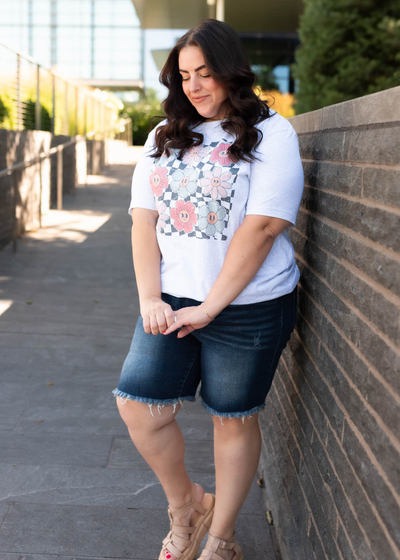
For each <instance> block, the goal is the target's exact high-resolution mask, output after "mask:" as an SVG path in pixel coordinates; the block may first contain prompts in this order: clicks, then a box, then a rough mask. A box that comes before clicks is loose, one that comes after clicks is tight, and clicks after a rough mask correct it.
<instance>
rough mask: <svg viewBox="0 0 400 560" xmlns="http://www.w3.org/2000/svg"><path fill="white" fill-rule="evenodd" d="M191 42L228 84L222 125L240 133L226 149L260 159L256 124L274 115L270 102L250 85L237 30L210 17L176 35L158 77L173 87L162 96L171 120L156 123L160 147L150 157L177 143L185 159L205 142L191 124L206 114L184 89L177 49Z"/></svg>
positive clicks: (252, 76) (210, 68) (219, 79)
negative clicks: (253, 152) (185, 31)
mask: <svg viewBox="0 0 400 560" xmlns="http://www.w3.org/2000/svg"><path fill="white" fill-rule="evenodd" d="M188 46H196V47H199V48H200V49H201V51H202V53H203V57H204V61H205V63H206V66H207V69H208V71H209V73H210V74H211V76H212V78H213V79H214V80H215V81H216V82H218V83H220V84H224V85H226V86H228V90H229V96H228V97H227V99H226V100H225V101H224V102H223V103H222V104H221V107H220V109H221V111H222V114H227V115H228V116H227V118H225V119H224V120H223V121H222V122H221V126H222V128H223V130H225V131H226V132H228V133H230V134H232V135H233V136H234V137H235V138H236V140H235V141H234V143H233V144H232V145H231V146H230V147H229V149H228V153H229V155H230V157H231V159H232V160H233V161H239V160H244V161H248V162H251V161H252V160H254V159H257V158H256V157H255V156H254V154H252V153H251V152H252V150H253V149H255V148H257V146H258V145H259V144H260V142H261V140H262V132H261V130H258V129H257V128H256V127H255V126H254V125H255V124H257V123H259V122H261V121H263V120H265V119H268V118H270V117H271V116H273V115H271V113H270V110H269V107H268V105H267V103H266V102H265V101H263V100H261V99H260V98H259V97H258V96H257V95H256V93H255V92H254V91H253V89H252V86H253V84H254V81H255V77H256V76H255V74H254V72H252V71H251V69H250V66H249V62H248V60H247V57H246V54H245V52H244V50H243V47H242V45H241V43H240V39H239V37H238V35H237V34H236V32H235V31H234V30H233V29H232V27H230V25H228V24H227V23H224V22H222V21H219V20H216V19H211V18H208V19H205V20H203V21H201V22H200V23H198V24H197V25H196V26H195V27H193V28H192V29H190V30H189V31H188V32H187V33H185V35H183V36H182V37H181V38H180V39H179V40H178V42H177V43H176V45H175V46H174V47H173V48H172V50H171V52H170V53H169V55H168V58H167V61H166V63H165V64H164V67H163V69H162V70H161V73H160V77H159V80H160V82H161V83H162V84H164V85H165V86H166V87H167V88H168V90H169V92H168V95H167V97H166V98H165V99H164V101H162V107H163V109H164V112H165V115H166V118H167V121H168V122H167V124H165V125H163V126H160V127H158V128H157V131H156V137H155V143H156V149H157V151H156V152H155V153H154V154H151V155H152V157H154V158H158V157H160V156H161V155H162V154H163V152H164V151H165V153H166V155H167V156H169V155H170V150H169V148H174V149H179V150H180V152H179V155H178V158H179V159H182V157H183V154H184V153H185V151H186V150H187V149H189V148H190V147H191V146H199V145H200V144H201V143H202V142H203V135H202V134H201V133H199V132H193V131H192V130H190V128H189V127H190V126H196V125H198V124H200V123H201V122H204V121H205V120H206V119H205V117H203V116H202V115H200V114H199V113H198V112H197V110H196V108H195V107H193V105H192V104H191V103H190V101H189V99H188V98H187V96H186V95H185V93H184V91H183V89H182V76H181V75H180V73H179V63H178V58H179V53H180V51H181V50H182V49H183V48H184V47H188ZM159 118H161V117H159ZM162 118H165V117H162ZM259 134H261V137H260V138H259Z"/></svg>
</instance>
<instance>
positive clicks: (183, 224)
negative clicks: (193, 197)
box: [171, 200, 197, 233]
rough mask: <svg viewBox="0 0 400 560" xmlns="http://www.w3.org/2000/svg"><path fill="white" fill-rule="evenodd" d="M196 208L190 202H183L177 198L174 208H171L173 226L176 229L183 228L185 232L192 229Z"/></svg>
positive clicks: (194, 222) (195, 219) (195, 220)
mask: <svg viewBox="0 0 400 560" xmlns="http://www.w3.org/2000/svg"><path fill="white" fill-rule="evenodd" d="M195 211H196V209H195V207H194V205H193V204H192V203H191V202H186V203H185V202H183V200H178V202H177V203H176V205H175V208H171V218H172V219H173V220H174V226H175V227H176V229H177V230H178V231H182V230H184V232H185V233H190V232H191V231H193V226H194V225H195V224H196V222H197V218H196V213H195Z"/></svg>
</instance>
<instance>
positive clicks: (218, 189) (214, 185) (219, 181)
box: [200, 165, 232, 200]
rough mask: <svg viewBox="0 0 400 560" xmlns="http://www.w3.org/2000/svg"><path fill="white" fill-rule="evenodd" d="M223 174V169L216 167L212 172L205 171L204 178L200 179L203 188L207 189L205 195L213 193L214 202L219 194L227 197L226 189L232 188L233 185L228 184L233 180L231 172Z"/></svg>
mask: <svg viewBox="0 0 400 560" xmlns="http://www.w3.org/2000/svg"><path fill="white" fill-rule="evenodd" d="M221 173H222V167H220V166H219V165H216V166H215V167H214V169H213V170H212V171H209V170H206V171H203V175H204V177H202V179H200V184H201V186H202V187H206V188H205V189H204V194H210V193H211V197H212V198H213V199H214V200H215V199H216V198H217V196H218V193H219V194H220V195H221V196H226V195H227V192H226V189H231V188H232V185H231V184H230V183H228V182H227V181H229V179H230V178H231V176H232V173H231V172H230V171H225V173H222V175H221Z"/></svg>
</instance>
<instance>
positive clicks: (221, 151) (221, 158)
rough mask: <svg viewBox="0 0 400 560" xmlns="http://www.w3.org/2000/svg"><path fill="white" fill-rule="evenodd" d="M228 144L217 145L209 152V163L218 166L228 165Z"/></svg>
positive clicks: (229, 161)
mask: <svg viewBox="0 0 400 560" xmlns="http://www.w3.org/2000/svg"><path fill="white" fill-rule="evenodd" d="M229 146H230V144H219V145H218V146H216V147H215V148H214V149H213V151H212V152H211V156H210V161H211V162H212V163H216V162H218V163H219V164H220V165H230V164H231V160H230V159H229V155H228V148H229Z"/></svg>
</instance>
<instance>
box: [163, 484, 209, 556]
mask: <svg viewBox="0 0 400 560" xmlns="http://www.w3.org/2000/svg"><path fill="white" fill-rule="evenodd" d="M202 504H204V505H202ZM214 505H215V496H214V494H204V496H203V499H202V503H201V504H200V503H199V502H196V500H195V499H194V498H193V496H192V499H191V501H190V502H189V503H188V504H185V505H184V506H183V507H181V508H180V509H177V510H174V511H172V510H171V509H170V508H168V515H169V519H170V522H171V526H170V529H171V530H170V532H169V533H168V535H167V536H166V537H165V539H164V540H163V545H162V549H161V552H160V556H159V558H158V560H165V558H166V555H167V554H168V553H167V551H168V552H169V553H170V554H173V555H174V556H175V557H176V558H177V559H178V560H194V558H195V556H196V554H197V551H198V550H199V548H200V544H201V541H202V540H203V539H204V537H205V535H206V534H207V531H208V530H209V528H210V527H211V521H212V518H213V514H214ZM190 508H194V509H195V510H196V511H198V512H199V513H200V514H201V516H200V517H199V519H198V520H197V522H196V524H195V525H194V526H192V527H183V526H182V525H176V524H175V523H174V518H176V517H180V516H181V515H183V514H184V513H186V512H187V511H188V510H189V509H190ZM177 533H183V534H187V539H185V538H184V537H181V536H179V535H177ZM176 545H180V546H181V547H182V546H184V547H185V550H184V551H183V552H181V551H180V550H179V549H178V548H177V547H176Z"/></svg>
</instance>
